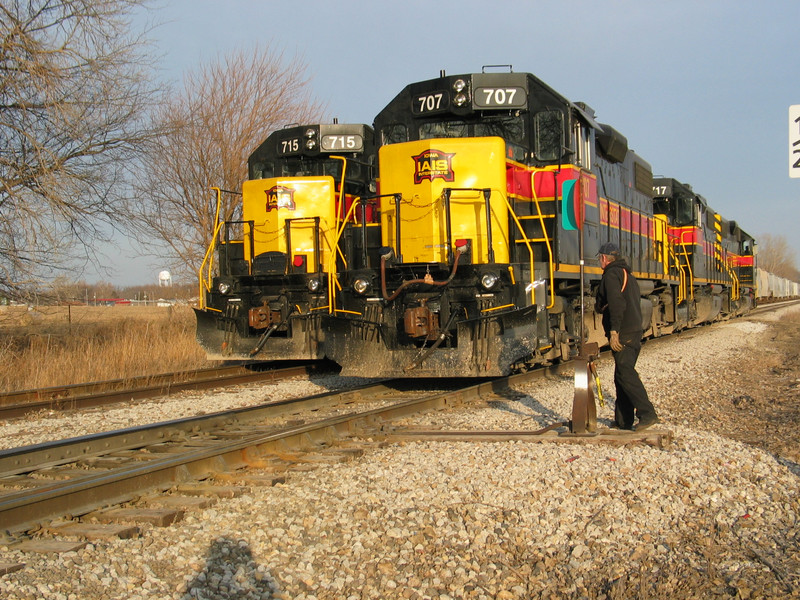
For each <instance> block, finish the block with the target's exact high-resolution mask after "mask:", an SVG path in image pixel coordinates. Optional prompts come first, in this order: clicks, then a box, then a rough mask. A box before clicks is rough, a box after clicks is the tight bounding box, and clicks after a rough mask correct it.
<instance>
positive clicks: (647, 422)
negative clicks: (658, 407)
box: [636, 417, 661, 431]
mask: <svg viewBox="0 0 800 600" xmlns="http://www.w3.org/2000/svg"><path fill="white" fill-rule="evenodd" d="M660 422H661V421H659V420H658V417H650V418H648V419H644V420H639V424H638V425H636V431H644V430H645V429H650V428H651V427H652V426H653V425H656V424H658V423H660Z"/></svg>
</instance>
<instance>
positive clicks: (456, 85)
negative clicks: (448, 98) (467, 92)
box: [453, 79, 467, 92]
mask: <svg viewBox="0 0 800 600" xmlns="http://www.w3.org/2000/svg"><path fill="white" fill-rule="evenodd" d="M465 87H467V82H466V81H464V80H463V79H456V80H455V81H454V82H453V89H454V90H455V91H456V92H463V91H464V88H465Z"/></svg>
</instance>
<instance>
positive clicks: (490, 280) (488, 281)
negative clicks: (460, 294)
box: [481, 273, 500, 290]
mask: <svg viewBox="0 0 800 600" xmlns="http://www.w3.org/2000/svg"><path fill="white" fill-rule="evenodd" d="M498 281H500V277H499V276H498V275H497V274H496V273H484V274H483V276H482V277H481V286H482V287H483V289H485V290H491V289H492V288H493V287H494V286H496V285H497V282H498Z"/></svg>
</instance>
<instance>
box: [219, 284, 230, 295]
mask: <svg viewBox="0 0 800 600" xmlns="http://www.w3.org/2000/svg"><path fill="white" fill-rule="evenodd" d="M217 289H218V290H219V293H220V294H222V295H225V294H227V293H228V292H230V291H231V284H230V283H228V282H227V281H220V282H219V285H218V286H217Z"/></svg>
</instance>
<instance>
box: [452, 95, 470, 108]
mask: <svg viewBox="0 0 800 600" xmlns="http://www.w3.org/2000/svg"><path fill="white" fill-rule="evenodd" d="M453 103H454V104H455V105H456V106H464V105H465V104H466V103H467V95H466V94H456V97H455V98H453Z"/></svg>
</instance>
